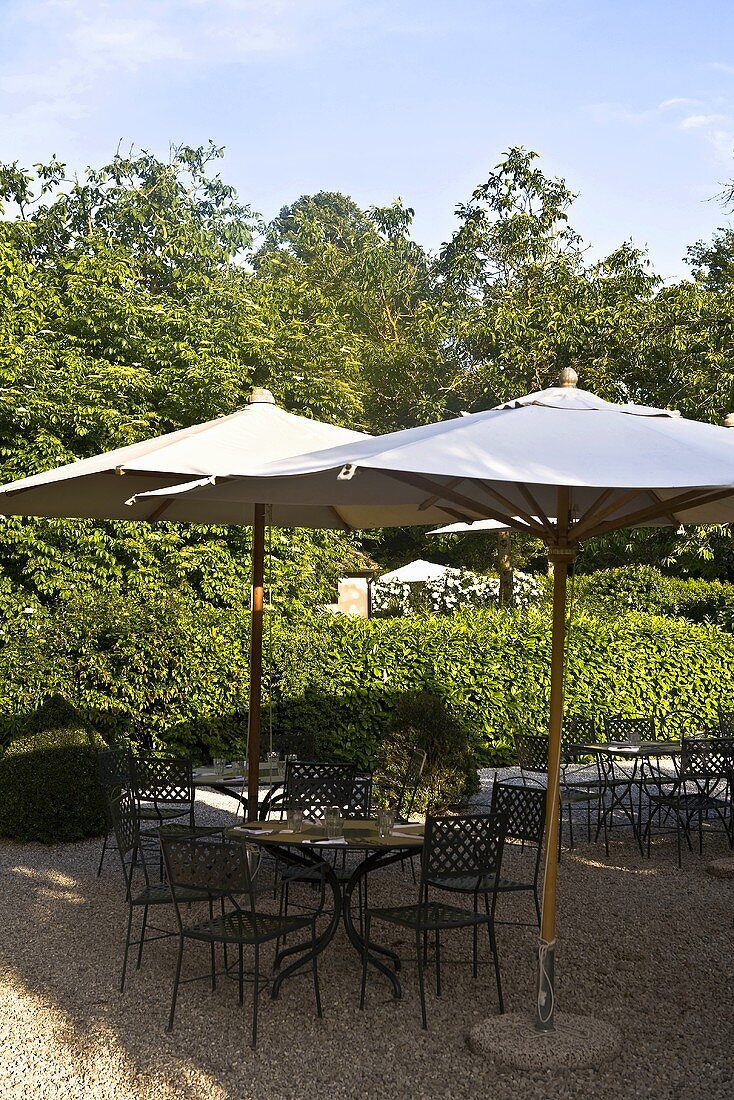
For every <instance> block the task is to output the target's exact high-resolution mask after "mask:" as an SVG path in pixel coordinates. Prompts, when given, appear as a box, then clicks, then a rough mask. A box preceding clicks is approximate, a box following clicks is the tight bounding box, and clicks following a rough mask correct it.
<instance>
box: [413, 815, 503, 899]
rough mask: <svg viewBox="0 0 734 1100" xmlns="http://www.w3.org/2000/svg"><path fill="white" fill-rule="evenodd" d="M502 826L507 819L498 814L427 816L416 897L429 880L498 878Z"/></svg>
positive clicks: (420, 894)
mask: <svg viewBox="0 0 734 1100" xmlns="http://www.w3.org/2000/svg"><path fill="white" fill-rule="evenodd" d="M506 829H507V819H506V818H505V817H504V816H503V815H501V814H492V813H489V814H477V815H472V816H471V817H430V816H429V817H427V818H426V831H425V843H424V846H423V855H422V859H421V881H420V884H419V889H418V898H419V901H420V899H421V898H423V897H424V896H425V886H426V884H427V883H428V882H430V881H431V880H435V879H442V880H446V879H451V878H452V877H456V878H457V879H459V878H461V879H465V878H467V877H472V878H473V877H474V876H476V878H477V881H478V882H479V881H481V880H482V879H483V878H486V877H487V876H488V875H495V876H497V878H499V875H500V870H501V867H502V852H503V849H504V843H505V832H506Z"/></svg>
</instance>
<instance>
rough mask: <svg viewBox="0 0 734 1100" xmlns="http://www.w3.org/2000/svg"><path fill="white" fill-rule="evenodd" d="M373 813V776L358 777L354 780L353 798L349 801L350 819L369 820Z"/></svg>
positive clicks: (348, 811)
mask: <svg viewBox="0 0 734 1100" xmlns="http://www.w3.org/2000/svg"><path fill="white" fill-rule="evenodd" d="M371 812H372V776H371V775H358V776H357V777H356V779H355V780H354V787H353V788H352V797H351V798H350V800H349V805H348V807H347V813H348V815H349V817H364V818H367V817H369V816H370V814H371Z"/></svg>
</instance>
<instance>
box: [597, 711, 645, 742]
mask: <svg viewBox="0 0 734 1100" xmlns="http://www.w3.org/2000/svg"><path fill="white" fill-rule="evenodd" d="M604 736H605V737H606V739H607V741H622V742H629V744H634V745H636V744H639V743H640V742H641V741H655V740H656V729H655V719H654V717H653V716H652V715H651V714H635V715H628V714H607V715H606V716H605V718H604Z"/></svg>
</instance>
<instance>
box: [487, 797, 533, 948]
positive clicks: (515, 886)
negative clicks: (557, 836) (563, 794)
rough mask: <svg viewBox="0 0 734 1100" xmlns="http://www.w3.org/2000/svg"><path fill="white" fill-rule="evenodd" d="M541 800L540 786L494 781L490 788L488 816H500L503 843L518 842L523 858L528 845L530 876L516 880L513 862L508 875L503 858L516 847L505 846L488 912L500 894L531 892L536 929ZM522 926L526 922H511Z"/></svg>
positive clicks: (517, 876) (517, 865)
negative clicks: (499, 875) (501, 871)
mask: <svg viewBox="0 0 734 1100" xmlns="http://www.w3.org/2000/svg"><path fill="white" fill-rule="evenodd" d="M545 800H546V794H545V790H544V789H543V788H542V787H529V786H522V785H521V784H517V783H499V782H495V783H494V785H493V787H492V803H491V807H490V813H492V814H495V815H496V816H501V817H504V818H505V820H506V822H507V826H506V830H505V837H506V839H507V840H514V841H519V842H520V849H521V852H522V853H523V855H524V850H525V847H526V846H530V849H531V853H532V854H531V859H530V861H529V862H530V873H529V874H526V875H524V876H523V877H519V875H516V874H513V873H512V872H515V871H517V870H519V860H513V866H512V868H511V870H510V873H509V874H508V869H507V856H508V853H509V852H510V851H513V852H514V849H515V848H516V847H517V845H512V846H511V847H508V846H507V845H505V850H504V854H505V858H504V870H505V873H504V874H503V875H502V877H501V878H500V879H498V880H497V882H496V883H495V884H494V888H493V890H492V893H493V895H494V896H493V898H492V913H493V914H494V912H495V909H496V907H497V900H498V898H499V896H500V894H507V893H517V892H523V891H532V894H533V901H534V902H535V913H536V917H537V922H538V927H540V898H539V896H538V877H539V875H540V860H541V856H542V854H543V834H544V831H545ZM496 923H497V924H506V923H508V922H506V921H496ZM513 923H518V924H525V923H528V922H525V921H518V922H513Z"/></svg>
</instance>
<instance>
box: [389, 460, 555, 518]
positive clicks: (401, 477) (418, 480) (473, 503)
mask: <svg viewBox="0 0 734 1100" xmlns="http://www.w3.org/2000/svg"><path fill="white" fill-rule="evenodd" d="M381 472H382V473H383V474H384V475H385V476H386V477H391V478H393V480H394V481H402V482H404V483H405V484H406V485H413V486H414V487H415V488H416V489H422V490H424V491H425V492H428V493H431V494H436V500H446V501H448V502H449V503H450V504H458V505H459V506H460V507H464V508H468V509H469V515H470V516H471V514H472V513H473V512H478V513H480V516H481V518H482V519H496V520H499V521H500V522H501V523H504V524H506V525H507V526H508V527H515V528H517V529H518V530H519V531H527V529H528V525H527V524H526V523H520V522H519V521H518V520H517V519H515V517H514V516H506V515H503V514H502V513H501V512H497V511H495V509H494V508H491V509H490V508H487V507H486V506H485V505H483V504H482V503H481V502H480V501H478V500H472V499H471V498H470V497H465V496H464V495H463V494H462V493H455V492H454V491H453V490H452V489H448V490H446V491H445V490H444V489H443V488H442V487H441V486H439V485H436V483H435V482H434V481H431V480H430V478H427V477H423V476H422V475H421V474H408V473H404V472H403V471H402V470H400V471H398V470H382V471H381ZM442 510H443V511H445V509H442ZM475 518H476V517H475ZM536 527H537V529H538V530H539V531H542V528H541V527H540V525H536V524H533V530H535V529H536Z"/></svg>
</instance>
